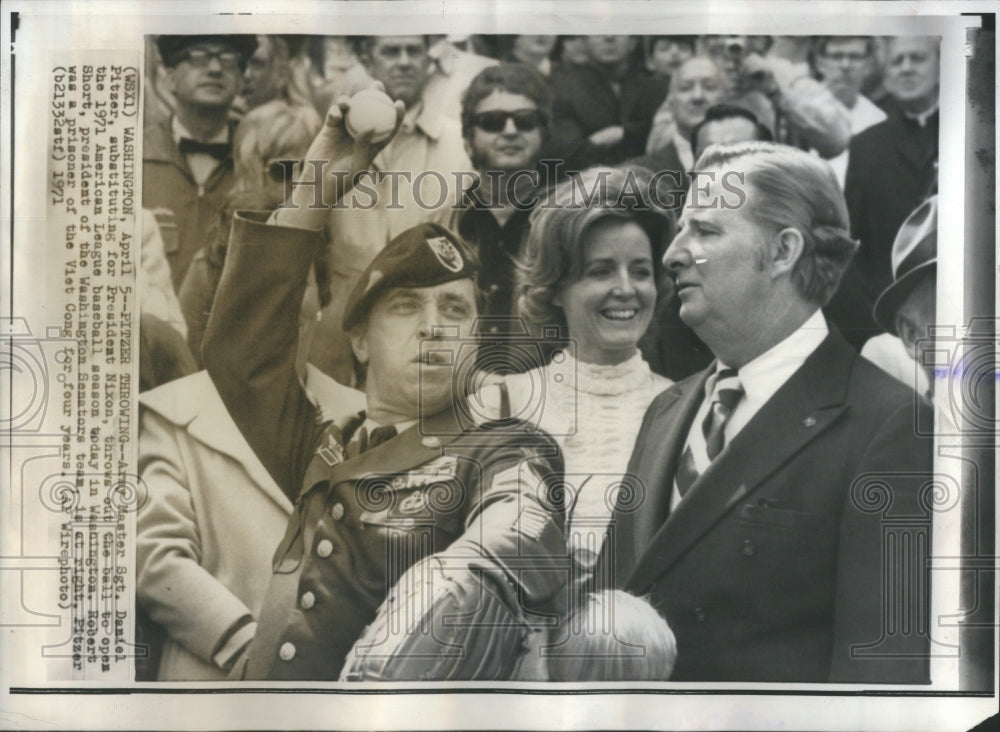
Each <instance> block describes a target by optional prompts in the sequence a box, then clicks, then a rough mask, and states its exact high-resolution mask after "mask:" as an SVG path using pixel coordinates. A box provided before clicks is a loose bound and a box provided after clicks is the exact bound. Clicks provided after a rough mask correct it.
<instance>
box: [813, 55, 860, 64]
mask: <svg viewBox="0 0 1000 732" xmlns="http://www.w3.org/2000/svg"><path fill="white" fill-rule="evenodd" d="M823 57H824V58H825V59H827V60H829V61H832V62H833V63H835V64H842V63H844V62H845V61H848V62H850V63H852V64H860V63H863V62H864V61H865V60H866V59H867V58H868V56H867V55H865V54H861V53H829V54H824V56H823Z"/></svg>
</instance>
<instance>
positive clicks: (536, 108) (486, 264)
mask: <svg viewBox="0 0 1000 732" xmlns="http://www.w3.org/2000/svg"><path fill="white" fill-rule="evenodd" d="M549 107H550V95H549V84H548V81H547V80H546V79H545V77H544V76H542V75H541V73H539V72H538V71H536V70H535V69H533V68H530V67H528V66H526V65H524V64H519V63H504V64H500V65H499V66H492V67H490V68H487V69H485V70H483V71H482V72H480V73H479V74H478V75H477V76H476V77H475V78H474V79H473V80H472V83H471V84H469V88H468V90H467V91H466V93H465V96H464V98H463V100H462V137H463V138H464V139H465V150H466V152H467V153H468V154H469V158H470V159H471V160H472V165H473V166H474V168H475V170H476V173H477V174H478V176H479V180H478V182H477V183H475V184H473V185H472V186H471V187H470V188H469V189H468V190H467V191H466V192H465V194H464V196H463V201H462V203H463V206H462V208H461V209H459V210H458V211H456V213H455V217H454V218H453V219H452V228H453V229H454V230H456V231H458V233H459V234H460V235H461V236H462V238H463V239H465V241H467V242H469V243H470V244H471V245H472V246H473V247H475V248H476V250H477V252H478V254H479V259H480V261H481V262H482V263H483V268H482V271H481V273H480V275H479V286H480V288H482V290H483V291H484V293H485V295H486V301H485V307H484V308H483V311H482V316H484V319H483V320H482V321H481V322H482V324H483V328H484V332H485V334H487V335H491V336H494V335H496V336H499V335H501V334H502V332H506V330H507V328H508V327H509V325H510V324H509V323H504V322H503V320H501V319H503V318H510V317H512V316H514V315H515V314H516V312H517V303H516V301H515V299H514V295H513V293H514V273H515V271H516V266H515V258H516V257H517V255H518V253H519V252H520V249H521V242H522V241H523V240H524V237H525V236H526V235H527V232H528V217H529V216H530V214H531V211H532V209H533V208H534V205H535V202H536V193H535V188H536V186H537V184H538V180H539V176H538V162H539V158H540V156H541V152H542V146H543V145H544V144H545V141H546V139H547V137H548V123H549ZM494 365H496V364H494Z"/></svg>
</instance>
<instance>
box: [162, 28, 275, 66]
mask: <svg viewBox="0 0 1000 732" xmlns="http://www.w3.org/2000/svg"><path fill="white" fill-rule="evenodd" d="M199 43H224V44H226V45H227V46H229V47H230V48H232V49H233V50H234V51H236V52H237V53H239V54H240V55H242V56H243V60H244V62H245V61H246V60H247V59H249V58H250V57H251V56H253V52H254V51H256V50H257V36H248V35H215V36H157V38H156V47H157V48H158V49H159V50H160V58H161V59H163V64H164V65H165V66H175V65H176V63H175V59H176V57H177V54H178V53H180V52H181V51H183V50H184V49H185V48H188V47H189V46H194V45H197V44H199Z"/></svg>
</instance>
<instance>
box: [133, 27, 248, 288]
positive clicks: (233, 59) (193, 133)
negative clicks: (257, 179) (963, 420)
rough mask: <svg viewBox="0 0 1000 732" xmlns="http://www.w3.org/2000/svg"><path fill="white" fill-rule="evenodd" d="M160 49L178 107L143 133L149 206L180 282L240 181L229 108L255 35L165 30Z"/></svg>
mask: <svg viewBox="0 0 1000 732" xmlns="http://www.w3.org/2000/svg"><path fill="white" fill-rule="evenodd" d="M156 43H157V48H158V49H159V52H160V57H161V59H162V61H163V65H164V66H165V67H166V71H167V87H168V89H169V91H170V92H171V94H172V95H173V97H174V99H175V101H176V106H175V108H174V110H173V115H172V116H171V117H170V118H169V119H168V120H164V121H163V122H155V121H154V122H152V123H151V124H147V126H146V129H145V130H144V134H143V191H142V205H143V207H144V208H147V209H152V210H153V213H154V214H155V216H156V220H157V223H158V224H159V227H160V232H161V234H162V236H163V243H164V249H165V251H166V254H167V260H168V261H169V263H170V274H171V279H172V281H173V285H174V288H175V289H179V288H180V285H181V282H183V281H184V274H185V272H187V269H188V266H189V265H190V263H191V259H192V257H193V256H194V254H195V252H197V251H198V249H199V248H200V247H202V246H203V245H204V244H205V241H206V240H207V234H208V231H209V228H210V227H211V225H212V224H213V223H214V221H215V219H216V217H217V216H218V211H219V209H220V208H221V207H222V204H223V201H224V200H225V197H226V195H227V194H228V193H229V190H230V189H231V188H232V186H233V181H234V173H233V156H232V136H233V127H234V126H235V125H233V124H232V123H231V120H230V109H231V107H232V105H233V101H234V100H235V99H236V95H237V94H238V93H239V91H240V88H241V87H242V84H243V72H244V70H245V68H246V63H247V59H248V58H249V57H250V56H251V55H252V54H253V52H254V49H256V47H257V39H256V37H255V36H235V35H234V36H160V37H159V38H157V41H156Z"/></svg>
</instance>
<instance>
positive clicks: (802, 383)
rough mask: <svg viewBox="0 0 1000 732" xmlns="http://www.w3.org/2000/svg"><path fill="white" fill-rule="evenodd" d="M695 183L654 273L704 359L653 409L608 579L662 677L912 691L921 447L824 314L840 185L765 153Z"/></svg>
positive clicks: (897, 407)
mask: <svg viewBox="0 0 1000 732" xmlns="http://www.w3.org/2000/svg"><path fill="white" fill-rule="evenodd" d="M697 168H698V170H699V171H704V174H705V180H707V181H710V182H709V183H707V184H705V185H702V184H699V185H698V186H697V187H694V186H693V187H692V189H691V191H690V192H689V193H688V197H687V200H686V202H685V208H684V211H683V214H682V216H681V219H680V233H679V234H678V235H677V236H676V237H675V238H674V240H673V242H672V243H671V244H670V247H669V249H668V250H667V252H666V254H665V255H664V264H665V265H666V266H667V267H668V268H669V270H670V272H671V274H672V276H673V278H674V281H675V283H676V286H677V292H678V297H679V299H680V303H681V305H680V317H681V319H682V320H683V321H684V322H685V323H686V324H687V325H689V326H690V327H691V328H693V329H694V331H695V333H697V335H698V337H699V338H700V339H701V340H702V341H704V343H705V344H706V345H707V346H708V347H709V348H710V349H711V351H712V353H713V354H714V355H715V357H716V361H715V362H714V363H712V364H711V365H710V366H709V368H708V369H706V370H704V371H702V372H701V373H699V374H695V375H693V376H691V377H690V378H688V379H685V380H683V381H680V382H678V383H677V384H675V385H674V386H673V387H671V388H670V389H668V390H667V391H665V392H663V393H662V394H661V395H660V396H659V397H658V398H657V399H656V400H654V401H653V403H652V404H651V405H650V407H649V410H648V411H647V413H646V417H645V420H644V422H643V425H642V428H641V429H640V431H639V438H638V440H637V442H636V446H635V451H634V452H633V454H632V459H631V461H630V463H629V468H628V472H629V473H631V474H633V475H634V476H636V478H637V479H638V480H639V481H641V483H642V484H643V485H644V486H645V500H644V501H643V503H642V505H641V507H640V508H637V507H636V506H635V505H627V502H626V501H623V500H622V499H621V498H619V501H620V503H619V508H618V510H617V511H616V513H615V517H614V522H615V526H614V533H613V537H614V539H613V541H609V542H607V543H606V544H605V553H606V559H607V561H608V564H607V565H605V567H606V571H607V572H613V574H610V575H606V576H612V577H613V578H614V581H615V583H616V584H617V585H618V586H619V587H622V588H624V589H626V590H628V591H630V592H633V593H635V594H639V595H649V596H650V598H651V602H652V604H653V605H654V607H656V609H657V610H658V611H659V612H660V613H661V614H662V615H663V616H664V617H665V618H666V619H667V621H668V622H669V623H670V627H671V628H672V629H673V630H674V633H675V634H676V637H677V648H678V658H677V666H676V669H675V671H674V675H673V676H672V677H671V678H672V680H674V681H761V682H763V681H774V682H839V683H871V682H882V683H926V682H927V681H928V674H929V669H928V657H929V653H930V638H929V635H930V625H931V624H930V622H929V615H928V614H929V596H930V592H929V589H928V588H929V584H928V583H929V578H928V572H927V560H928V557H927V556H926V553H925V552H926V548H927V547H928V546H929V539H930V537H929V533H930V516H929V512H930V509H929V508H927V507H926V504H925V503H923V502H922V501H925V500H926V491H927V490H929V488H930V486H931V485H932V474H931V456H932V445H931V442H930V440H928V439H924V438H918V437H917V436H916V435H915V430H914V400H913V395H912V394H911V393H910V392H909V391H908V390H907V389H905V388H904V387H903V386H902V385H900V384H898V383H896V382H895V381H893V379H891V378H890V377H888V376H887V375H886V374H884V373H883V372H882V371H880V370H879V369H877V368H875V367H874V366H872V365H871V364H870V363H868V362H867V361H866V360H864V359H861V358H860V357H859V356H858V354H857V353H856V352H855V351H854V350H853V349H852V348H851V347H850V346H848V345H847V344H846V343H845V342H844V340H843V339H842V338H841V336H840V335H839V334H838V333H837V332H836V331H835V330H831V329H830V328H829V327H828V325H827V322H826V319H825V318H824V316H823V312H822V307H823V305H825V304H826V302H828V301H829V299H830V296H831V295H832V293H833V291H834V290H836V288H837V286H838V283H839V280H840V276H841V274H842V273H843V271H844V268H845V267H846V265H847V263H848V261H850V258H851V256H852V254H853V253H854V249H855V247H856V244H855V242H854V241H852V239H851V238H850V236H849V233H848V231H847V227H848V218H847V207H846V205H845V203H844V198H843V194H842V193H841V191H840V186H839V184H838V183H837V180H836V177H835V175H834V173H833V171H832V170H831V169H830V168H829V166H827V165H826V164H825V163H824V162H823V161H822V160H820V159H819V158H817V157H815V156H813V155H811V154H809V153H806V152H804V151H801V150H796V149H794V148H791V147H788V146H784V145H775V144H772V143H762V142H747V143H738V144H734V145H716V146H713V147H711V148H709V149H708V151H706V152H705V153H704V154H703V155H702V156H701V158H699V160H698V161H697ZM734 175H738V176H739V177H740V179H741V180H744V181H745V183H744V186H743V189H742V200H741V197H740V196H734V195H725V182H724V181H726V180H727V176H728V179H729V180H733V177H732V176H734ZM710 202H714V204H713V203H710ZM922 496H923V497H922ZM904 517H905V522H899V521H898V519H899V518H904ZM888 546H893V547H898V549H899V550H898V551H893V552H891V553H890V552H887V551H885V549H884V548H885V547H888ZM611 549H613V552H611V551H610V550H611ZM893 587H905V588H907V589H906V591H905V592H900V593H898V594H897V593H893V592H891V591H889V589H888V588H893Z"/></svg>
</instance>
